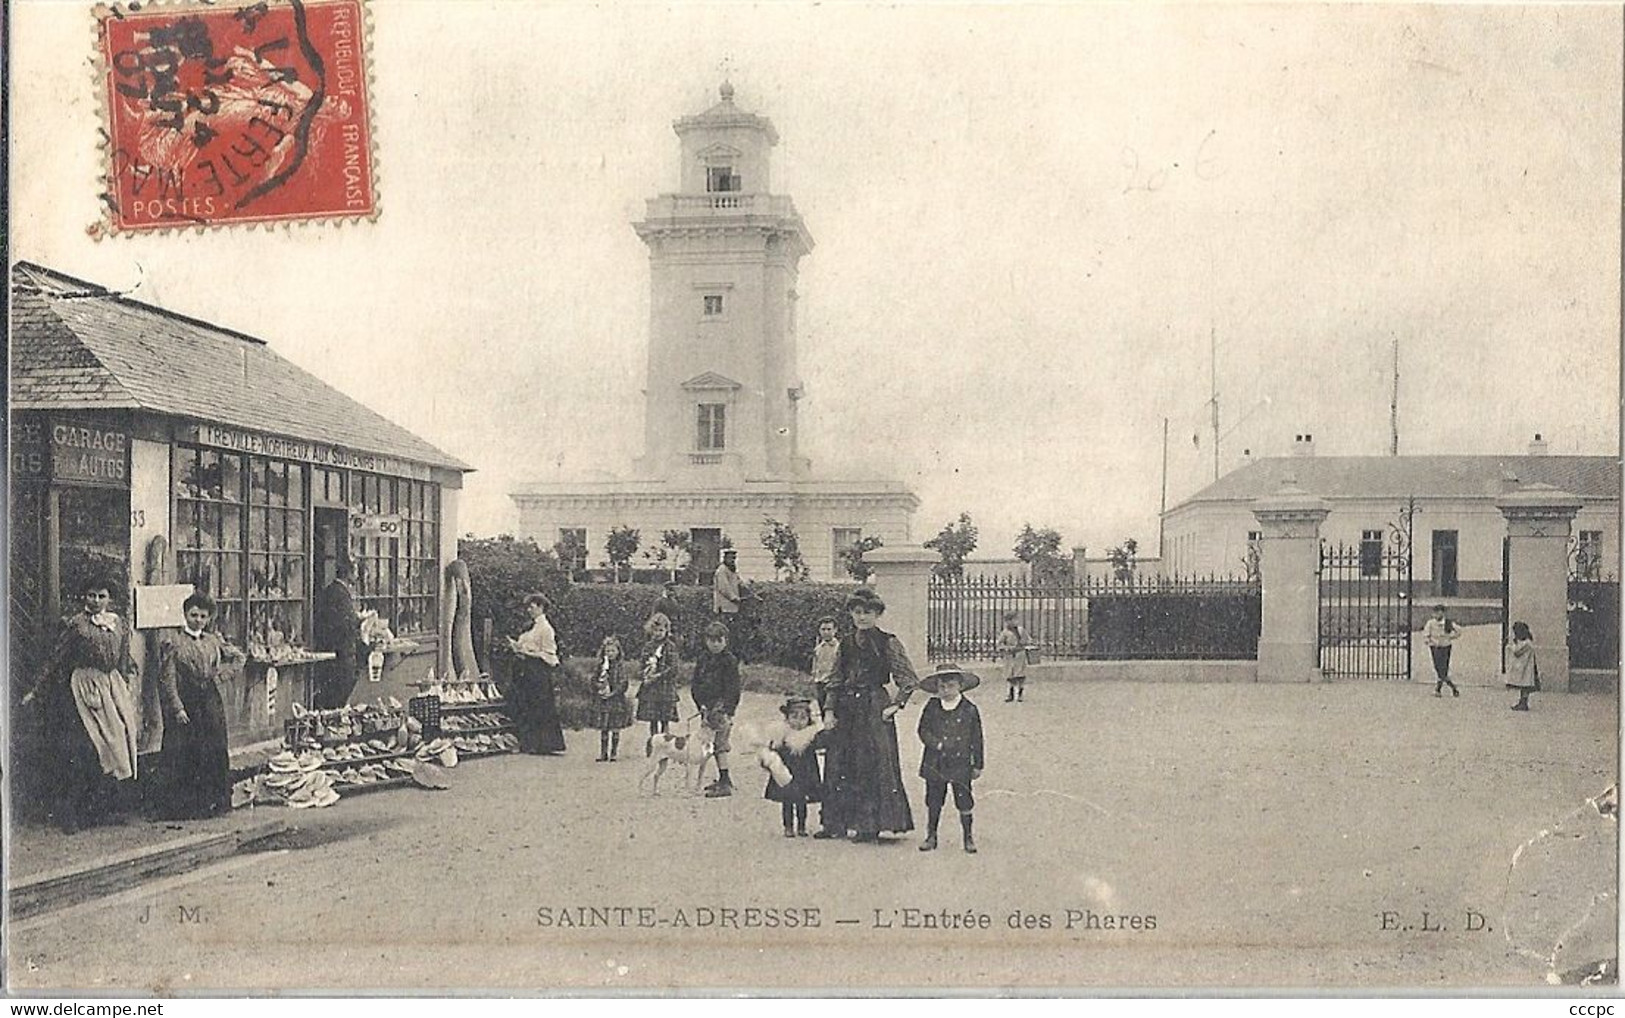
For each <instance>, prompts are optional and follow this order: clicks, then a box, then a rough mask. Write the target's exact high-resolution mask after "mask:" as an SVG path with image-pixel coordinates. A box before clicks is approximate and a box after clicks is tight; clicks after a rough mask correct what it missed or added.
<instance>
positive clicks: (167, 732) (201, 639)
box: [158, 593, 243, 820]
mask: <svg viewBox="0 0 1625 1018" xmlns="http://www.w3.org/2000/svg"><path fill="white" fill-rule="evenodd" d="M181 608H182V610H183V611H184V612H185V614H186V627H185V628H184V629H182V630H181V632H180V634H179V635H178V636H176V637H175V638H174V639H172V640H170V641H169V642H167V643H165V644H164V648H163V663H162V664H161V665H160V667H159V671H158V696H159V699H160V702H161V703H162V704H163V709H164V746H163V750H162V751H161V753H160V755H159V761H160V766H161V771H162V774H163V777H164V786H165V791H164V795H163V801H162V811H163V813H164V816H165V817H167V818H168V819H171V820H196V819H201V818H203V817H210V816H216V815H218V814H221V813H226V812H229V811H230V809H231V758H230V756H229V754H228V752H227V749H226V706H225V702H224V701H223V700H222V699H221V698H220V687H219V686H218V685H217V683H218V682H219V679H220V671H221V669H222V667H223V666H224V665H226V664H227V663H228V662H229V663H240V662H241V661H242V660H243V652H242V651H240V650H238V649H237V648H236V647H233V646H231V645H230V644H228V643H226V641H225V640H223V639H222V638H221V637H220V635H219V634H218V633H210V632H206V631H205V630H206V628H207V627H208V625H209V620H210V619H212V618H213V617H214V600H213V599H212V598H210V597H209V595H207V594H203V593H198V594H193V595H192V596H191V597H188V598H187V599H186V602H185V603H184V604H183V605H182V606H181Z"/></svg>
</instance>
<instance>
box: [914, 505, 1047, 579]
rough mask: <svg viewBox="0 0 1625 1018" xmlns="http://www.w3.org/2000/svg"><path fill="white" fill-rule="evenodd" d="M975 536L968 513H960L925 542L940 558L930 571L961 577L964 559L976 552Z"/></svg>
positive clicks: (952, 577)
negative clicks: (955, 519)
mask: <svg viewBox="0 0 1625 1018" xmlns="http://www.w3.org/2000/svg"><path fill="white" fill-rule="evenodd" d="M977 536H978V535H977V531H976V524H974V523H972V522H971V518H970V513H960V514H959V519H958V520H957V521H955V522H952V523H949V524H948V525H947V526H945V527H943V528H942V530H941V531H940V532H939V533H938V534H937V536H936V537H933V538H932V539H931V540H929V541H927V542H925V547H927V548H931V549H933V550H935V551H936V553H937V554H938V555H940V556H942V561H941V562H938V563H937V564H936V565H934V566H932V567H931V571H932V572H933V573H935V574H936V575H938V576H941V577H944V578H946V579H953V580H957V579H960V578H961V577H963V576H964V575H965V558H966V557H967V556H968V555H970V553H971V552H973V551H975V550H976V538H977ZM1057 540H1059V535H1057Z"/></svg>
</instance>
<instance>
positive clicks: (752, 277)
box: [511, 82, 919, 579]
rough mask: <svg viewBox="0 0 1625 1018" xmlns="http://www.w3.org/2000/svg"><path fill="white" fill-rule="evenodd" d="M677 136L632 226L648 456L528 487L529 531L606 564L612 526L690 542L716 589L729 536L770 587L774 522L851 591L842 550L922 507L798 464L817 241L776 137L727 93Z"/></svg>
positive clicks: (900, 537)
mask: <svg viewBox="0 0 1625 1018" xmlns="http://www.w3.org/2000/svg"><path fill="white" fill-rule="evenodd" d="M673 127H674V129H675V130H676V132H677V137H678V138H679V139H680V142H681V159H682V166H681V173H680V175H679V190H678V191H677V193H675V194H663V195H660V196H659V197H656V198H651V199H649V202H648V208H647V211H646V213H645V216H644V219H643V221H642V222H639V223H636V224H634V229H636V230H637V234H638V236H639V237H640V238H641V239H642V240H643V242H644V243H645V244H647V245H648V248H649V274H650V308H649V356H648V365H647V376H646V377H647V381H646V384H645V387H644V452H643V455H642V456H641V457H639V458H638V459H637V460H635V461H634V462H633V464H632V465H631V466H632V469H631V472H630V473H631V477H630V478H629V479H625V480H615V481H582V482H533V483H528V484H523V485H520V486H519V488H518V489H517V490H516V491H514V492H512V493H511V497H512V498H513V500H514V502H515V504H516V505H517V506H518V508H519V520H520V532H521V533H523V534H526V535H529V536H531V537H534V538H535V539H536V541H537V543H538V544H541V545H542V546H543V547H552V546H553V545H554V544H555V543H556V542H558V541H560V540H561V539H562V538H563V537H564V536H565V535H566V534H567V533H570V532H573V533H574V535H575V537H576V538H577V539H578V540H579V541H580V542H581V543H582V544H583V545H584V547H585V548H586V549H587V563H586V564H587V565H596V564H597V563H598V562H600V561H601V560H602V559H603V558H604V541H605V538H606V537H607V536H608V534H609V531H610V530H611V529H612V528H614V527H617V526H630V527H633V528H636V529H637V530H638V531H639V532H640V535H641V539H642V548H644V549H650V548H654V547H657V546H659V544H660V538H661V534H662V533H663V532H665V531H667V530H682V531H686V532H688V533H689V534H690V536H691V538H692V540H693V542H694V546H695V549H696V550H695V556H694V558H695V561H694V565H695V567H696V568H697V569H698V570H699V571H700V572H701V573H702V574H703V575H707V576H708V575H709V574H710V572H711V571H713V570H714V569H715V567H716V563H717V561H718V556H719V551H720V547H721V545H722V543H723V539H724V537H726V538H727V539H728V540H729V541H731V542H732V545H733V547H735V548H737V549H738V552H739V568H740V571H741V572H742V573H743V574H745V575H746V576H747V577H757V578H770V577H771V576H772V575H773V562H772V558H771V556H770V554H769V553H768V552H767V551H766V549H764V548H763V547H762V545H761V541H760V534H761V531H762V527H763V521H764V518H766V517H772V518H774V519H777V520H780V521H782V522H785V523H788V524H790V525H791V526H792V527H793V528H794V529H795V531H796V534H797V537H798V538H799V541H800V547H801V551H802V555H803V557H804V558H805V560H806V562H807V565H808V567H809V569H810V571H811V575H812V578H814V579H844V578H845V572H844V570H841V569H840V568H839V566H838V564H837V558H838V555H839V552H840V550H841V549H842V548H844V547H845V546H847V545H849V544H852V543H855V542H856V541H858V540H859V539H861V538H864V537H876V538H879V539H880V540H881V541H882V542H884V543H885V544H888V545H895V544H902V543H905V542H907V541H908V540H909V539H910V536H911V535H910V533H909V527H910V522H911V517H912V515H913V512H914V510H915V508H916V507H917V506H918V505H919V500H918V499H917V498H916V497H915V495H914V494H913V492H911V491H909V490H908V488H907V487H906V486H905V485H904V484H902V483H900V482H891V481H870V480H856V479H843V478H838V477H827V476H821V475H819V474H815V473H814V472H813V470H812V467H811V464H810V463H809V461H808V460H807V458H806V457H804V456H803V455H802V454H801V450H800V448H799V445H798V431H799V429H798V422H797V406H798V404H799V402H800V401H801V399H802V398H803V396H804V394H805V391H806V389H805V386H804V385H803V384H802V382H801V380H800V377H799V375H798V373H797V358H796V300H797V293H796V278H797V266H798V264H799V262H800V260H801V258H802V257H803V256H804V255H806V254H807V253H808V252H809V251H811V250H812V247H813V239H812V236H811V234H809V233H808V232H807V227H806V226H805V224H803V223H802V221H801V216H800V215H799V214H798V213H797V212H796V208H795V204H794V203H793V202H792V201H791V200H790V198H789V197H788V196H785V195H777V194H774V193H773V192H772V178H771V175H770V174H771V154H772V148H773V146H774V145H775V144H777V143H778V132H777V131H776V130H775V129H774V127H773V124H772V123H771V122H770V121H769V120H767V118H765V117H761V116H757V115H755V114H753V113H747V112H745V111H744V110H741V109H740V108H739V107H738V106H736V105H735V104H734V99H733V87H732V86H731V85H729V84H727V83H726V82H725V83H724V84H723V86H722V90H721V101H720V102H718V103H717V104H716V105H714V106H712V107H711V108H710V109H708V110H706V111H705V112H703V113H700V114H698V115H695V116H688V117H683V118H681V119H679V120H678V121H676V122H675V123H674V124H673ZM642 564H644V560H643V557H642V555H641V554H640V555H639V556H638V557H636V558H635V559H634V561H633V565H634V566H637V565H642Z"/></svg>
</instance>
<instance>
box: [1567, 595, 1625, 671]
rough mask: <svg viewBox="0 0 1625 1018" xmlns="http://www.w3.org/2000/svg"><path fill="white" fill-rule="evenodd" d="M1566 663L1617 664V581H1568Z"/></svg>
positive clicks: (1573, 665)
mask: <svg viewBox="0 0 1625 1018" xmlns="http://www.w3.org/2000/svg"><path fill="white" fill-rule="evenodd" d="M1569 667H1571V668H1618V667H1619V581H1618V580H1614V579H1607V580H1604V579H1595V580H1572V579H1571V580H1570V581H1569Z"/></svg>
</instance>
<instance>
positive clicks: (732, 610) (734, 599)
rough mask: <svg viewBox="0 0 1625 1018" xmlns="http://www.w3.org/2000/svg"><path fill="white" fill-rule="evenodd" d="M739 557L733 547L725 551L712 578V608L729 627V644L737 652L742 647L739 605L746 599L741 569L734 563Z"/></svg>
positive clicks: (741, 657) (740, 657)
mask: <svg viewBox="0 0 1625 1018" xmlns="http://www.w3.org/2000/svg"><path fill="white" fill-rule="evenodd" d="M738 558H739V553H738V552H736V551H734V550H733V549H732V548H729V549H728V550H727V551H724V552H723V553H722V564H721V565H719V566H717V572H716V575H715V576H713V577H712V578H711V610H712V611H714V612H716V614H717V618H718V619H720V620H721V621H722V623H723V625H725V626H727V627H728V645H729V646H730V647H732V648H733V651H734V653H735V654H739V652H740V650H741V649H742V648H741V647H740V643H739V605H740V602H741V601H742V600H743V599H744V590H743V584H741V583H740V581H739V570H738V568H736V567H735V565H734V563H735V562H736V561H738ZM739 659H740V660H741V661H743V660H744V656H743V655H739Z"/></svg>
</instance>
